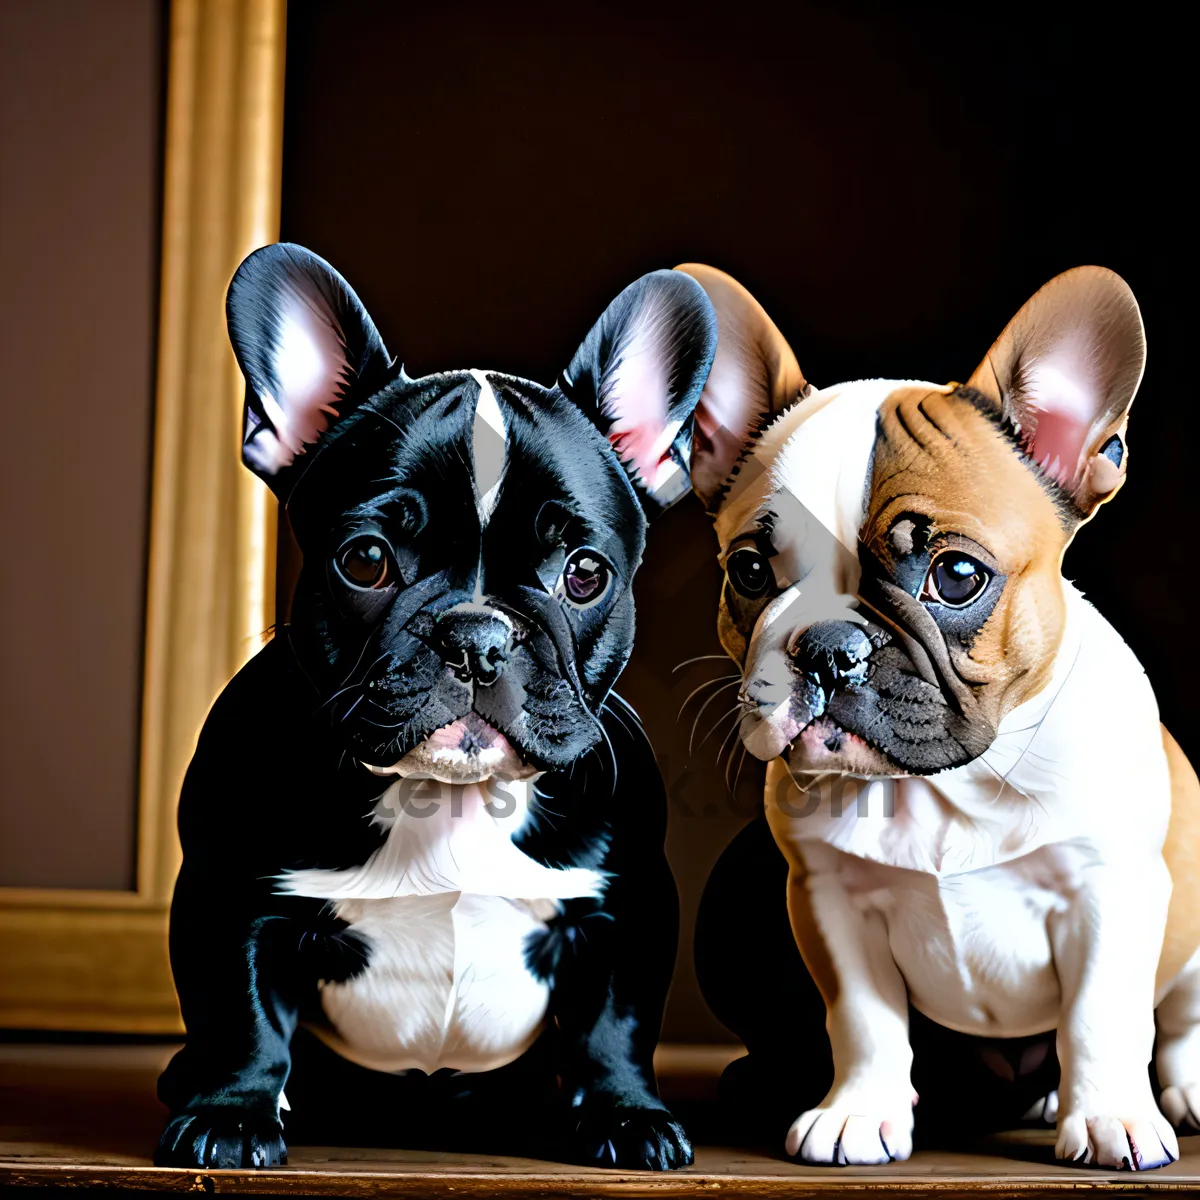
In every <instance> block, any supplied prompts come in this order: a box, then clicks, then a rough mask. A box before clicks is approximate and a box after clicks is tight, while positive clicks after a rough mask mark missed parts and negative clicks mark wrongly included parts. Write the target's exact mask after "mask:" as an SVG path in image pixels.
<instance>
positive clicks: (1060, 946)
mask: <svg viewBox="0 0 1200 1200" xmlns="http://www.w3.org/2000/svg"><path fill="white" fill-rule="evenodd" d="M1047 382H1048V381H1047ZM901 386H904V384H902V383H901V382H900V381H887V380H872V381H866V382H861V383H855V384H847V385H841V386H839V387H837V388H832V389H827V390H826V391H825V392H822V393H818V394H817V395H816V396H815V397H814V399H815V400H817V401H818V403H817V405H816V406H815V407H813V408H812V409H811V410H809V411H805V410H806V408H807V406H808V405H809V404H810V403H811V401H806V402H804V403H803V404H800V405H798V406H797V407H795V408H793V409H792V410H790V411H789V412H787V413H785V414H784V415H783V417H782V418H781V419H780V420H779V421H777V422H776V423H775V425H773V426H772V427H771V429H769V430H768V431H767V433H766V434H765V435H764V437H763V439H762V442H761V444H760V445H759V447H758V448H757V449H756V452H755V455H754V460H752V464H751V466H752V467H753V466H757V470H754V469H749V470H747V469H744V470H743V472H742V477H743V479H744V482H741V481H739V487H738V488H735V489H734V491H733V492H732V493H731V496H730V498H729V503H728V504H727V505H726V506H725V508H724V509H723V510H722V512H721V513H720V515H719V516H718V519H717V530H718V535H719V537H720V539H721V547H722V552H723V554H724V553H727V552H728V551H729V549H730V547H733V546H736V543H737V540H738V538H739V537H741V536H743V535H744V534H746V533H747V532H748V531H749V530H751V529H752V528H753V527H754V523H755V520H756V518H757V516H758V515H759V514H760V513H761V512H762V511H763V510H764V509H766V508H768V507H770V508H771V509H773V510H774V511H776V512H778V513H779V514H780V516H781V520H780V523H779V524H778V525H777V526H776V529H775V532H774V534H773V540H774V541H775V544H776V546H777V547H778V548H779V550H780V554H779V555H778V557H777V560H776V567H777V572H778V574H779V582H780V584H781V585H786V587H787V590H786V591H785V593H784V594H783V595H782V596H780V597H779V598H778V599H777V600H775V601H774V602H773V604H772V605H771V606H770V608H768V610H767V612H766V613H765V614H764V617H763V618H762V619H760V623H759V628H758V629H757V630H756V632H755V635H754V638H753V640H752V642H751V645H750V649H749V653H748V657H747V663H746V670H745V675H746V684H747V687H748V688H750V687H753V686H755V683H756V681H757V682H758V684H760V685H761V686H762V687H764V688H768V689H769V688H771V687H775V688H777V689H778V688H780V687H781V685H782V682H783V679H782V677H781V676H779V675H778V670H779V664H780V662H782V660H783V657H784V655H785V653H786V647H787V644H788V642H789V641H790V639H792V638H794V637H795V636H796V634H797V633H798V632H802V631H803V629H805V628H807V626H808V625H810V624H812V623H813V621H815V620H824V619H830V618H834V619H843V620H855V619H857V611H856V609H857V602H856V600H855V599H854V596H853V592H854V589H855V587H856V586H857V575H856V574H855V573H854V568H853V567H852V566H851V565H849V563H848V558H849V555H850V554H851V552H852V551H853V549H854V546H855V542H856V540H857V532H858V528H859V526H860V525H861V522H862V519H863V516H864V511H865V510H864V502H865V499H866V497H865V488H866V480H867V471H868V464H869V461H870V452H871V446H873V444H874V439H875V427H874V420H875V413H876V412H877V411H878V407H879V405H880V404H881V403H882V401H883V400H884V399H885V398H886V397H887V396H888V395H889V394H890V393H891V392H892V391H893V390H895V389H896V388H898V387H901ZM928 386H930V387H931V388H932V387H934V385H928ZM937 390H945V389H944V388H938V389H937ZM1063 589H1064V597H1065V601H1066V605H1067V612H1068V619H1067V623H1066V627H1065V632H1064V637H1063V642H1062V645H1061V647H1060V650H1059V652H1058V654H1057V656H1056V659H1055V665H1054V672H1053V677H1052V679H1051V681H1050V683H1049V684H1048V685H1047V686H1046V687H1045V688H1044V689H1043V690H1042V692H1041V693H1040V694H1038V695H1037V696H1035V697H1033V698H1032V699H1030V700H1028V701H1027V702H1025V703H1024V704H1022V705H1020V706H1019V707H1018V708H1016V709H1015V710H1013V711H1012V712H1011V713H1009V714H1008V716H1007V717H1006V718H1005V719H1004V720H1003V722H1002V723H1001V726H1000V730H999V734H998V736H997V738H996V740H995V742H994V743H993V744H992V746H991V747H990V748H989V749H988V750H987V752H986V753H985V754H984V755H982V756H981V757H980V758H979V759H977V760H976V761H974V762H972V763H970V764H967V765H966V766H963V767H959V768H956V769H954V770H950V771H945V772H942V773H940V774H938V775H935V776H932V777H929V778H899V779H891V780H886V781H884V780H879V779H874V780H872V779H860V778H853V777H840V776H839V777H836V778H834V777H831V776H825V777H813V776H807V777H803V778H801V779H798V780H797V779H792V778H791V777H790V776H789V775H788V770H787V767H786V764H785V763H784V762H783V760H781V759H776V760H775V761H774V762H772V763H771V766H770V768H769V770H768V781H767V814H768V820H769V821H770V824H771V828H772V831H773V833H774V835H775V837H776V840H777V841H778V842H779V844H780V846H781V848H782V849H783V850H784V852H785V854H786V855H787V856H788V857H789V859H790V861H791V862H792V863H793V867H794V870H793V875H792V880H791V883H790V885H789V897H790V900H791V901H792V902H794V903H799V900H800V899H801V896H800V893H801V891H806V892H807V900H808V902H809V904H810V905H811V908H812V912H813V916H814V918H815V920H816V923H817V926H818V929H819V930H820V932H821V935H822V940H823V941H824V943H825V945H826V948H827V950H828V952H829V955H830V958H831V960H832V962H833V966H834V971H835V973H836V975H837V977H838V980H839V991H838V998H837V1000H836V1001H835V1002H834V1004H833V1005H832V1007H831V1009H830V1012H829V1020H828V1028H829V1033H830V1038H831V1040H832V1043H833V1052H834V1061H835V1083H834V1087H833V1090H832V1091H831V1093H830V1095H829V1096H828V1097H827V1098H826V1100H825V1102H824V1103H823V1104H822V1105H821V1106H820V1107H819V1108H817V1109H814V1110H812V1111H810V1112H808V1113H805V1114H803V1115H802V1116H801V1117H800V1118H799V1119H798V1120H797V1121H796V1123H795V1124H794V1125H793V1127H792V1129H791V1131H790V1133H789V1135H788V1142H787V1145H788V1149H789V1151H790V1152H792V1153H796V1152H799V1153H800V1154H801V1156H802V1157H804V1158H805V1159H807V1160H810V1161H829V1160H830V1157H831V1156H832V1155H834V1154H839V1155H840V1156H841V1160H842V1161H848V1162H863V1163H867V1162H878V1161H881V1160H882V1159H883V1158H886V1157H887V1154H883V1153H881V1150H880V1145H881V1143H885V1144H886V1147H887V1150H888V1151H890V1155H891V1157H893V1158H903V1157H906V1156H907V1153H908V1149H909V1147H910V1144H911V1143H910V1131H911V1125H912V1117H911V1103H912V1096H911V1086H910V1085H909V1082H908V1076H909V1065H910V1062H911V1051H910V1050H909V1048H908V1041H907V1005H908V1002H909V1001H911V1002H912V1004H913V1005H914V1006H915V1007H916V1008H917V1009H919V1010H920V1011H921V1012H923V1013H925V1014H926V1015H928V1016H929V1017H931V1018H933V1019H934V1020H936V1021H938V1022H939V1023H941V1024H943V1025H945V1026H947V1027H949V1028H952V1029H958V1030H962V1031H964V1032H967V1033H975V1034H987V1035H989V1036H992V1037H997V1036H1004V1037H1014V1036H1020V1035H1023V1034H1029V1033H1033V1032H1037V1031H1040V1030H1048V1029H1051V1028H1057V1029H1058V1045H1059V1057H1060V1061H1061V1065H1062V1084H1061V1086H1060V1089H1059V1094H1058V1097H1057V1101H1058V1130H1059V1137H1058V1145H1057V1153H1058V1155H1059V1156H1060V1157H1075V1156H1083V1155H1087V1156H1090V1157H1091V1158H1092V1159H1094V1160H1096V1161H1098V1162H1101V1163H1107V1164H1110V1165H1119V1164H1120V1163H1121V1161H1122V1158H1123V1157H1125V1158H1127V1157H1129V1155H1130V1151H1129V1145H1128V1143H1129V1139H1131V1138H1132V1139H1133V1140H1134V1141H1135V1142H1136V1143H1137V1145H1138V1147H1139V1150H1140V1152H1141V1154H1142V1156H1143V1162H1142V1164H1141V1165H1143V1166H1155V1165H1159V1164H1161V1163H1162V1162H1164V1161H1168V1160H1169V1158H1171V1157H1174V1156H1176V1155H1177V1154H1178V1147H1177V1143H1176V1140H1175V1135H1174V1133H1173V1132H1172V1130H1171V1129H1170V1127H1169V1125H1168V1124H1167V1123H1166V1121H1165V1120H1164V1119H1163V1117H1162V1115H1161V1114H1160V1113H1159V1112H1158V1110H1157V1108H1156V1107H1155V1105H1154V1102H1153V1098H1152V1096H1151V1094H1150V1089H1149V1082H1148V1078H1147V1072H1146V1063H1147V1061H1148V1060H1149V1057H1150V1053H1151V1044H1152V1042H1153V1038H1154V1019H1153V1010H1154V1005H1155V1002H1156V999H1157V1000H1161V1001H1162V1002H1163V1012H1164V1014H1166V1015H1169V1016H1170V1017H1171V1018H1172V1022H1173V1023H1172V1024H1171V1025H1170V1028H1169V1029H1168V1030H1167V1033H1168V1035H1169V1036H1168V1037H1167V1039H1166V1046H1167V1053H1166V1056H1165V1057H1164V1056H1163V1055H1162V1054H1160V1067H1161V1068H1163V1069H1165V1070H1166V1071H1167V1078H1166V1082H1167V1083H1168V1084H1169V1085H1170V1086H1169V1088H1168V1093H1169V1101H1168V1098H1167V1097H1165V1098H1164V1104H1167V1103H1168V1102H1169V1103H1170V1104H1171V1105H1173V1106H1174V1108H1175V1110H1176V1111H1178V1112H1187V1111H1191V1112H1193V1113H1196V1111H1197V1110H1196V1109H1195V1108H1190V1107H1189V1106H1191V1105H1193V1104H1196V1105H1200V1038H1197V1037H1196V1036H1195V1027H1196V1022H1197V1021H1198V1020H1200V968H1194V967H1192V966H1189V968H1188V969H1187V970H1185V971H1184V972H1183V973H1182V974H1181V975H1180V977H1179V980H1178V981H1172V984H1169V985H1168V986H1167V987H1166V988H1165V989H1164V991H1163V994H1162V995H1160V996H1158V997H1156V996H1155V994H1154V977H1155V971H1156V968H1157V962H1158V955H1159V952H1160V949H1161V946H1162V940H1163V930H1164V928H1165V922H1166V908H1167V900H1168V897H1169V894H1170V879H1169V877H1168V875H1167V871H1166V867H1165V863H1164V861H1163V857H1162V847H1163V843H1164V840H1165V837H1166V831H1167V823H1168V820H1169V816H1170V803H1171V794H1170V780H1169V776H1168V770H1167V762H1166V756H1165V753H1164V751H1163V746H1162V740H1161V731H1160V727H1159V721H1158V708H1157V705H1156V703H1155V699H1154V695H1153V692H1152V690H1151V687H1150V684H1149V682H1148V680H1147V679H1146V676H1145V673H1144V671H1143V670H1142V668H1141V666H1140V664H1139V663H1138V662H1137V659H1136V658H1135V657H1134V655H1133V653H1132V652H1131V651H1130V650H1129V648H1128V647H1127V646H1126V645H1125V643H1124V642H1123V641H1122V639H1121V638H1120V636H1119V635H1118V634H1117V633H1116V631H1115V630H1113V628H1112V627H1111V626H1110V625H1109V624H1108V623H1107V622H1106V621H1105V620H1104V618H1103V617H1101V616H1100V614H1099V613H1097V612H1096V611H1095V609H1093V608H1092V607H1091V605H1089V604H1088V603H1087V602H1086V601H1085V600H1084V599H1083V597H1082V596H1081V595H1080V594H1079V593H1078V592H1077V591H1076V590H1075V589H1074V588H1072V587H1071V586H1070V584H1068V583H1066V582H1065V581H1064V583H1063ZM776 660H778V661H776ZM779 708H780V711H779V712H776V713H771V714H769V715H768V717H767V718H766V719H765V720H763V721H761V722H758V723H756V721H754V720H751V721H748V722H747V723H746V725H745V726H744V729H743V732H744V736H745V738H746V740H747V745H748V746H750V748H751V749H753V750H755V752H756V753H757V752H758V751H759V750H761V749H762V748H764V747H774V746H775V745H776V744H777V743H780V740H781V739H782V744H780V745H779V748H778V749H775V750H774V752H775V753H779V751H780V750H781V749H782V748H783V746H785V745H786V743H787V742H788V741H790V740H791V737H792V736H794V730H791V731H790V732H789V725H788V721H789V712H788V710H787V706H786V704H782V703H781V705H780V706H779ZM794 724H795V722H794V721H793V722H792V725H794ZM755 738H757V742H756V743H755V745H751V741H752V740H753V739H755ZM889 806H890V811H888V810H889ZM1192 1119H1193V1120H1195V1116H1193V1118H1192Z"/></svg>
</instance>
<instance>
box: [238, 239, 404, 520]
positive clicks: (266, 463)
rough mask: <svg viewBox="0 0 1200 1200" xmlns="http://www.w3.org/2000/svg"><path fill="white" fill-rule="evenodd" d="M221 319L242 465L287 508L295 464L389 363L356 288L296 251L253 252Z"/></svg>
mask: <svg viewBox="0 0 1200 1200" xmlns="http://www.w3.org/2000/svg"><path fill="white" fill-rule="evenodd" d="M225 312H226V317H227V320H228V323H229V340H230V341H231V342H232V343H233V351H234V354H236V355H237V360H238V366H240V367H241V369H242V374H243V375H245V377H246V408H245V428H244V431H243V439H242V461H243V462H244V463H245V464H246V466H248V467H249V468H250V470H252V471H253V472H254V473H255V474H256V475H258V476H259V478H260V479H262V480H264V481H265V482H266V483H267V484H268V486H269V487H270V488H271V490H272V491H273V492H274V493H275V494H276V495H277V496H278V497H279V498H280V500H282V501H286V500H287V498H288V496H289V495H290V493H291V490H292V488H293V487H294V486H295V483H296V480H297V479H298V478H299V476H300V475H301V473H302V472H303V470H304V458H303V457H302V456H303V455H305V454H306V453H307V452H308V451H309V449H310V448H311V447H314V446H316V445H317V443H318V442H319V441H320V440H321V436H322V434H324V433H325V432H326V431H327V430H328V429H330V428H331V427H332V426H333V425H334V424H336V423H337V422H338V421H340V420H342V419H343V418H345V417H346V416H348V415H349V414H350V413H351V412H352V411H353V410H354V409H355V408H357V407H358V405H359V404H361V403H362V402H363V400H365V399H367V398H368V397H369V396H371V395H372V394H373V393H374V392H375V391H377V390H378V389H379V388H380V387H381V386H382V385H383V383H384V382H385V381H386V379H387V376H388V372H389V369H390V367H391V360H390V358H389V357H388V352H387V350H386V349H385V347H384V344H383V339H382V338H380V336H379V331H378V330H377V329H376V328H375V325H374V323H373V322H372V321H371V318H370V317H369V316H368V315H367V310H366V309H365V308H363V306H362V303H361V301H360V300H359V298H358V297H357V296H356V295H355V294H354V290H353V289H352V288H351V287H350V285H349V284H348V283H347V282H346V281H345V280H344V279H343V278H342V277H341V276H340V275H339V274H338V273H337V272H336V271H335V270H334V269H333V268H332V267H331V266H330V265H329V264H328V263H327V262H325V260H324V259H321V258H318V257H317V256H316V255H315V254H313V253H312V252H311V251H309V250H305V249H304V247H303V246H295V245H290V244H288V243H286V242H280V243H278V244H276V245H273V246H264V247H263V248H262V249H261V250H256V251H255V252H254V253H253V254H251V255H250V256H249V257H248V258H247V259H246V260H245V261H244V262H243V263H242V265H241V266H240V267H238V269H237V273H236V274H235V275H234V277H233V282H232V283H231V284H230V285H229V295H228V297H227V298H226V301H225Z"/></svg>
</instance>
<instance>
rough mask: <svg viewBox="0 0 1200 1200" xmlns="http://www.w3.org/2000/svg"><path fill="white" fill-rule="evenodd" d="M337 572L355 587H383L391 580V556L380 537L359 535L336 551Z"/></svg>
mask: <svg viewBox="0 0 1200 1200" xmlns="http://www.w3.org/2000/svg"><path fill="white" fill-rule="evenodd" d="M334 561H335V562H336V563H337V568H338V574H340V575H341V577H342V578H343V579H344V580H345V581H346V582H347V583H348V584H349V585H350V586H351V587H355V588H384V587H388V586H389V585H390V584H391V582H392V574H393V571H392V567H391V562H392V556H391V553H390V551H389V548H388V545H387V543H386V542H384V541H383V540H382V539H381V538H377V537H361V538H355V539H354V541H352V542H348V543H347V544H346V545H345V546H343V547H342V548H341V550H340V551H339V552H338V556H337V558H336V559H335V560H334Z"/></svg>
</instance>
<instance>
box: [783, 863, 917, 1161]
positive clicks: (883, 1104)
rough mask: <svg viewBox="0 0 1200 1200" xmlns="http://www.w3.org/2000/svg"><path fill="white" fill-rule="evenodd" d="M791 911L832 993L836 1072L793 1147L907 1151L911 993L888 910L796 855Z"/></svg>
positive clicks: (823, 1153)
mask: <svg viewBox="0 0 1200 1200" xmlns="http://www.w3.org/2000/svg"><path fill="white" fill-rule="evenodd" d="M824 850H825V848H824V847H819V848H817V852H818V853H821V852H823V851H824ZM829 853H831V854H836V851H829ZM788 916H789V917H790V918H791V922H792V932H793V934H794V935H795V938H796V944H797V945H798V946H799V948H800V953H801V955H802V956H803V958H804V962H805V965H806V966H807V967H808V969H809V971H810V972H811V973H812V976H813V978H814V979H815V980H816V983H817V986H818V987H819V988H820V989H821V994H822V996H823V997H824V998H825V1003H826V1007H827V1014H828V1015H827V1022H826V1027H827V1029H828V1031H829V1040H830V1043H831V1044H832V1047H833V1072H834V1079H833V1087H832V1088H831V1089H830V1090H829V1094H828V1095H827V1096H826V1097H825V1099H824V1100H823V1101H822V1102H821V1103H820V1104H819V1105H818V1106H817V1107H816V1108H813V1109H810V1110H809V1111H808V1112H806V1113H804V1114H802V1115H801V1116H800V1117H799V1118H798V1119H797V1120H796V1121H795V1122H794V1123H793V1124H792V1127H791V1129H790V1130H789V1131H788V1135H787V1141H786V1143H785V1144H786V1149H787V1152H788V1154H790V1155H793V1156H799V1158H800V1159H801V1160H802V1161H804V1162H810V1163H844V1164H863V1163H884V1162H887V1161H888V1160H889V1159H905V1158H908V1156H909V1155H910V1154H911V1153H912V1128H913V1113H912V1109H913V1104H914V1103H915V1102H916V1096H915V1095H914V1093H913V1087H912V1081H911V1070H912V1050H911V1048H910V1046H909V1041H908V995H907V991H906V989H905V986H904V980H903V978H902V977H901V975H900V971H899V969H898V968H897V967H896V964H895V962H894V961H893V959H892V953H891V949H890V947H889V945H888V936H887V928H886V926H885V924H884V921H883V918H882V916H880V915H879V914H878V913H869V912H868V913H864V912H861V911H859V910H858V909H856V908H855V907H854V905H853V904H852V902H851V900H850V897H849V896H847V895H846V892H845V889H844V888H843V887H842V885H841V882H840V881H839V880H838V878H837V876H836V874H835V873H834V872H833V871H818V872H816V873H813V874H807V873H806V872H805V870H804V867H803V866H802V864H800V863H798V862H796V861H793V863H792V869H791V871H790V873H789V875H788Z"/></svg>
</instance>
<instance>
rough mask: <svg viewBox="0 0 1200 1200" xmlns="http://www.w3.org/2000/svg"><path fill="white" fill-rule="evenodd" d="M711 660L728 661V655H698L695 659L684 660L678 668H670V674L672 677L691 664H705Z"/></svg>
mask: <svg viewBox="0 0 1200 1200" xmlns="http://www.w3.org/2000/svg"><path fill="white" fill-rule="evenodd" d="M711 658H716V659H725V660H726V661H729V655H728V654H698V655H696V657H695V658H685V659H684V660H683V662H681V663H680V664H679V665H678V666H675V667H672V668H671V674H672V675H674V674H675V672H676V671H682V670H683V668H684V667H687V666H690V665H691V664H692V663H698V662H705V661H707V660H708V659H711Z"/></svg>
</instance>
